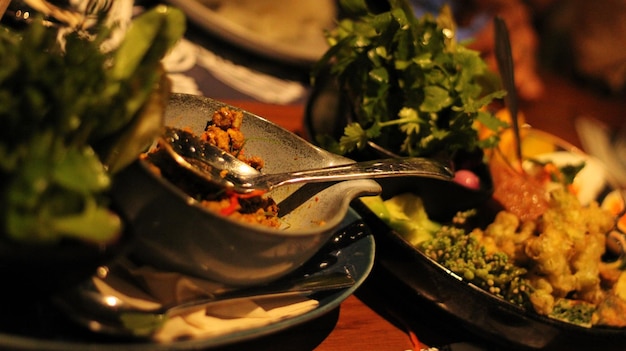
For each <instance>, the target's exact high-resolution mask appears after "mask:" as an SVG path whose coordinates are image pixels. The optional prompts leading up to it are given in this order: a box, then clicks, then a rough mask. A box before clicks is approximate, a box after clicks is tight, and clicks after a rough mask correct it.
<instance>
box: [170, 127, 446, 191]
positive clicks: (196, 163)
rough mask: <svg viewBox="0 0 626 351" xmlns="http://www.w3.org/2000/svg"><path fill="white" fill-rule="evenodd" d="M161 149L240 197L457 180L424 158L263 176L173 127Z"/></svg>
mask: <svg viewBox="0 0 626 351" xmlns="http://www.w3.org/2000/svg"><path fill="white" fill-rule="evenodd" d="M159 145H160V147H161V148H162V149H163V150H165V151H166V152H167V153H168V154H169V156H170V157H171V158H173V159H174V160H175V161H176V163H177V164H178V165H179V166H181V167H183V168H185V169H187V170H189V171H191V172H192V173H193V174H195V175H196V176H198V177H200V178H203V179H204V180H206V181H207V182H209V183H212V184H216V185H219V186H221V187H224V188H229V189H232V190H234V191H236V192H239V193H249V192H252V191H258V190H260V191H269V190H271V189H274V188H276V187H279V186H283V185H288V184H298V183H313V182H331V181H342V180H352V179H364V178H368V179H374V178H387V177H427V178H436V179H442V180H452V178H453V176H454V173H453V172H452V170H451V169H450V168H449V167H448V166H447V165H446V164H444V163H442V162H440V161H437V160H434V159H428V158H420V157H406V158H390V159H381V160H374V161H365V162H356V163H349V164H345V165H338V166H331V167H324V168H318V169H309V170H302V171H294V172H286V173H269V174H261V173H260V172H259V171H257V170H256V169H254V168H252V167H251V166H249V165H248V164H246V163H245V162H243V161H241V160H239V159H238V158H236V157H235V156H233V155H231V154H229V153H227V152H225V151H222V150H220V149H219V148H217V147H215V146H213V145H212V144H209V143H207V142H205V141H203V140H201V139H200V138H198V137H196V136H195V135H194V134H192V133H190V132H187V131H184V130H181V129H177V128H171V127H167V128H166V132H165V135H164V136H163V138H162V139H161V140H160V143H159Z"/></svg>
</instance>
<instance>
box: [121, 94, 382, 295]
mask: <svg viewBox="0 0 626 351" xmlns="http://www.w3.org/2000/svg"><path fill="white" fill-rule="evenodd" d="M222 106H228V105H226V104H224V103H221V102H218V101H215V100H212V99H210V98H205V97H198V96H192V95H183V94H175V95H173V96H172V97H171V99H170V102H169V105H168V107H167V111H166V120H165V124H166V125H169V126H174V127H189V128H191V129H192V130H193V131H194V132H196V133H200V132H202V131H203V130H204V127H205V126H206V123H207V121H209V120H210V119H211V116H212V114H213V111H215V110H217V109H219V108H220V107H222ZM242 131H243V133H244V135H245V136H246V138H247V143H246V146H245V150H246V154H247V155H249V156H251V155H258V156H260V157H262V158H263V159H264V160H265V168H264V172H266V173H275V172H283V171H290V170H296V169H305V168H313V167H323V166H331V165H338V164H344V163H350V162H353V161H352V160H350V159H347V158H344V157H340V156H337V155H334V154H331V153H329V152H327V151H324V150H322V149H320V148H318V147H316V146H313V145H311V144H310V143H308V142H306V141H305V140H304V139H302V138H300V137H299V136H297V135H295V134H293V133H291V132H289V131H287V130H285V129H283V128H281V127H279V126H277V125H276V124H274V123H272V122H269V121H267V120H265V119H263V118H261V117H259V116H256V115H253V114H251V113H247V112H245V111H244V121H243V125H242ZM114 183H115V184H114V188H113V194H114V200H115V201H116V203H117V204H118V205H119V206H120V207H121V208H122V210H123V212H124V213H125V215H126V216H127V217H128V219H129V221H130V222H131V225H132V226H133V231H134V232H135V233H136V235H137V242H136V246H135V249H134V250H133V252H132V254H131V255H132V257H133V258H135V259H136V260H139V261H141V262H144V263H148V264H151V265H153V266H155V267H157V268H160V269H164V270H171V271H178V272H183V273H187V274H191V275H195V276H199V277H202V278H208V279H212V280H215V281H219V282H223V283H226V284H229V285H236V286H245V285H255V284H263V283H267V282H270V281H272V280H275V279H277V278H279V277H281V276H283V275H285V274H287V273H290V272H291V271H293V270H294V269H296V268H298V267H299V266H301V265H302V264H303V263H304V262H306V261H307V260H308V259H309V258H310V257H311V256H313V254H315V253H316V252H317V251H318V250H319V248H320V247H322V245H324V244H325V243H326V242H327V241H328V239H329V238H330V236H331V235H332V234H333V233H334V231H336V230H337V229H338V227H339V226H340V224H341V222H342V220H343V218H344V217H345V215H346V213H347V211H348V208H349V206H350V202H351V201H352V200H353V199H355V198H357V197H360V196H364V195H372V194H377V193H379V192H380V191H381V188H380V185H379V184H378V183H377V182H375V181H373V180H351V181H344V182H338V183H334V184H309V185H304V186H301V185H289V186H284V187H280V188H277V189H276V190H273V191H272V192H271V193H270V194H269V195H270V196H271V197H272V198H273V199H275V200H276V202H277V203H278V204H279V207H280V209H281V218H282V221H283V222H284V223H285V225H284V228H280V229H276V228H269V227H262V226H255V225H250V224H246V223H241V222H237V221H234V220H231V219H229V218H228V217H224V216H222V215H220V214H218V213H215V212H212V211H209V210H207V209H205V208H203V207H201V206H200V205H199V204H198V203H197V202H196V201H195V200H193V199H192V198H191V197H189V196H187V195H185V194H184V193H183V192H182V191H180V190H179V189H178V188H176V187H175V186H174V185H173V184H171V183H169V182H167V181H166V180H164V179H163V178H160V177H158V176H155V175H154V174H153V173H152V172H150V171H149V170H148V168H147V164H146V162H145V161H137V162H135V163H134V164H133V165H132V166H130V167H128V168H127V169H126V170H125V171H123V172H121V173H120V174H119V176H118V177H117V178H116V179H115V182H114Z"/></svg>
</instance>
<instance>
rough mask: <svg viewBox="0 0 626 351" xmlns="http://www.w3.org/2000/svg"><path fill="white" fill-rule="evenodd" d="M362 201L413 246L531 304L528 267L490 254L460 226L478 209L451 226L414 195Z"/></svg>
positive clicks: (458, 271)
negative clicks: (436, 218)
mask: <svg viewBox="0 0 626 351" xmlns="http://www.w3.org/2000/svg"><path fill="white" fill-rule="evenodd" d="M361 201H363V203H364V204H365V205H367V206H368V208H369V209H370V210H371V211H372V212H374V213H375V214H376V215H377V216H378V217H380V218H381V219H382V220H383V221H384V222H385V223H387V224H388V225H389V226H390V227H391V228H392V229H394V230H395V231H396V232H398V233H399V234H400V235H402V236H403V237H404V238H405V239H406V240H407V241H408V242H409V243H411V244H412V245H413V246H414V247H416V248H417V249H419V250H420V251H422V252H423V253H424V254H425V255H426V256H428V257H430V258H432V259H433V260H435V261H436V262H438V263H440V264H441V265H443V266H444V267H446V268H448V269H449V270H451V271H452V272H454V273H455V274H457V275H459V276H460V277H462V278H463V279H465V280H466V281H468V282H471V283H473V284H475V285H476V286H478V287H480V288H481V289H484V290H486V291H489V292H490V293H492V294H494V295H496V296H499V297H501V298H503V299H505V300H507V301H509V302H511V303H514V304H516V305H520V306H523V307H529V306H530V299H529V294H530V293H531V291H532V288H531V285H530V282H529V281H528V280H527V279H525V278H524V275H525V274H526V272H527V271H526V269H525V268H522V267H518V266H516V265H514V264H513V263H512V262H510V261H509V257H508V256H507V255H506V254H505V253H504V252H496V253H493V254H488V253H487V250H486V248H485V247H484V246H483V245H482V244H481V243H480V241H479V240H478V239H477V238H476V237H475V236H473V235H472V234H470V233H468V232H467V231H466V230H465V229H463V228H461V227H460V226H462V225H464V222H465V220H467V219H468V217H471V216H473V215H475V214H476V211H473V210H467V211H465V212H459V213H458V214H457V215H456V216H455V218H454V220H453V221H452V223H453V224H452V225H445V226H444V225H442V224H440V223H437V222H434V221H432V220H431V219H430V218H429V217H428V214H427V213H426V209H425V208H424V204H423V202H422V200H421V198H420V197H418V196H417V195H415V194H410V193H406V194H401V195H396V196H394V197H392V198H390V199H388V200H384V201H383V199H382V198H381V197H380V196H374V197H367V198H362V199H361Z"/></svg>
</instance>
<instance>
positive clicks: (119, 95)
mask: <svg viewBox="0 0 626 351" xmlns="http://www.w3.org/2000/svg"><path fill="white" fill-rule="evenodd" d="M112 30H113V28H112V27H108V26H105V25H103V24H102V25H98V24H97V25H95V26H94V27H92V28H91V29H90V31H89V33H86V32H83V31H78V30H77V31H67V28H61V27H59V26H49V25H45V24H44V21H43V19H42V18H35V19H34V20H33V21H32V22H31V23H30V24H29V25H28V26H27V27H26V28H25V29H23V30H14V29H11V28H7V27H0V56H1V57H2V60H3V63H2V65H0V106H1V107H0V118H1V119H2V125H3V127H2V129H1V130H0V135H1V136H2V137H1V138H0V178H1V179H2V185H1V187H2V192H1V194H2V195H1V197H0V210H1V212H2V214H1V215H0V216H1V217H0V218H1V219H0V224H1V226H2V230H1V233H2V234H0V235H1V237H2V239H8V240H13V241H19V242H23V243H25V242H27V243H50V244H54V243H57V242H59V241H61V240H62V239H65V238H71V239H78V240H80V241H83V242H91V243H95V244H102V243H107V242H110V241H113V240H115V239H116V238H117V237H119V235H120V234H121V232H122V230H123V221H122V220H121V218H120V217H119V215H118V214H117V213H115V212H114V211H113V210H112V209H111V205H112V204H111V201H110V199H109V197H108V195H107V191H108V189H109V187H110V185H111V182H112V178H113V176H114V174H115V173H116V172H118V171H120V170H121V169H123V168H124V167H125V166H127V165H128V164H129V163H131V162H133V161H134V160H135V159H136V158H137V156H138V155H139V154H140V153H141V152H142V151H145V149H146V147H147V146H149V145H150V143H151V142H152V140H153V139H154V137H155V136H157V135H158V133H160V132H161V130H160V128H161V127H162V118H163V108H164V106H163V105H164V103H165V102H166V101H167V94H168V93H169V85H168V84H167V79H166V76H165V72H164V70H163V69H162V66H161V61H160V60H161V58H162V57H163V56H164V55H165V53H166V52H167V50H168V49H169V48H170V47H172V46H173V44H174V43H175V42H176V41H177V40H178V39H179V38H180V37H182V35H183V33H184V31H185V18H184V15H183V14H182V12H181V11H179V10H177V9H174V8H170V7H166V6H156V7H154V8H153V9H150V10H148V11H147V12H145V13H143V14H141V15H139V16H138V17H136V18H135V19H134V20H133V21H132V24H131V25H130V27H129V28H128V31H127V32H126V34H125V37H124V39H123V40H122V42H121V43H120V44H119V46H118V47H117V48H113V49H110V50H107V51H105V50H102V44H103V43H104V42H105V41H106V40H107V39H108V38H109V37H110V34H111V32H112ZM60 32H63V33H66V32H67V33H66V34H65V35H64V36H63V37H62V39H59V33H60Z"/></svg>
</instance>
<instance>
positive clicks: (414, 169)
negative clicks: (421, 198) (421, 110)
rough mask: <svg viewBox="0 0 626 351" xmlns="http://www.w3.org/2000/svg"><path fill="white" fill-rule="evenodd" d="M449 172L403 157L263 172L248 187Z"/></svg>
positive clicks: (441, 166) (449, 175)
mask: <svg viewBox="0 0 626 351" xmlns="http://www.w3.org/2000/svg"><path fill="white" fill-rule="evenodd" d="M453 175H454V173H453V172H452V171H451V170H450V168H449V167H448V166H447V165H446V164H444V163H442V162H440V161H437V160H434V159H429V158H421V157H405V158H389V159H382V160H374V161H365V162H357V163H349V164H345V165H339V166H332V167H325V168H320V169H311V170H304V171H295V172H287V173H274V174H272V173H270V174H264V175H261V176H259V177H255V178H254V181H253V183H254V184H252V185H250V186H251V187H254V188H257V189H267V190H271V189H273V188H275V187H278V186H282V185H287V184H297V183H314V182H330V181H343V180H353V179H376V178H388V177H411V176H413V177H426V178H435V179H442V180H450V179H452V177H453Z"/></svg>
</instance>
